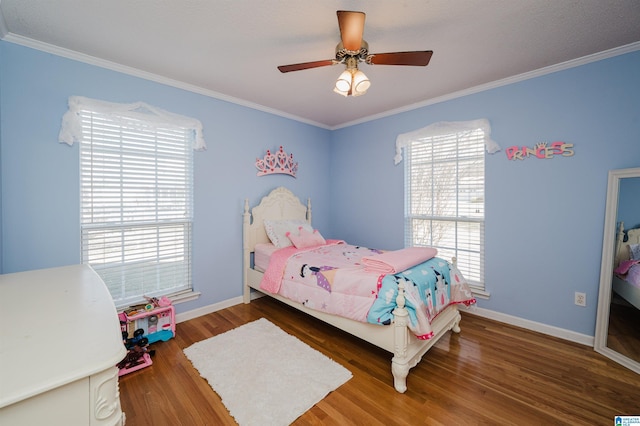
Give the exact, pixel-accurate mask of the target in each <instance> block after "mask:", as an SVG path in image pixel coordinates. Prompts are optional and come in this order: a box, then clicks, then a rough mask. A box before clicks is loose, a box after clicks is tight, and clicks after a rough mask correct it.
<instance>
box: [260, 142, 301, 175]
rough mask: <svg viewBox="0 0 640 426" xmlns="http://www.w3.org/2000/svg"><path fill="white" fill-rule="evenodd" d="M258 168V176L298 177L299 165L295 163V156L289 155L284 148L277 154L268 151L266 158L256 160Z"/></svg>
mask: <svg viewBox="0 0 640 426" xmlns="http://www.w3.org/2000/svg"><path fill="white" fill-rule="evenodd" d="M256 168H257V169H258V176H266V175H272V174H276V173H283V174H287V175H290V176H293V177H296V173H298V163H294V162H293V154H291V155H287V153H286V152H284V150H283V149H282V146H281V147H280V149H279V150H278V152H276V153H275V154H272V153H271V151H270V150H267V154H266V155H265V156H264V158H256Z"/></svg>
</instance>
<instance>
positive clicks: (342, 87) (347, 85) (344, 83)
mask: <svg viewBox="0 0 640 426" xmlns="http://www.w3.org/2000/svg"><path fill="white" fill-rule="evenodd" d="M352 79H353V75H352V74H351V71H350V70H344V71H343V72H342V74H340V76H339V77H338V80H337V81H336V88H335V91H336V92H337V93H340V94H342V93H343V92H344V93H348V92H349V91H350V90H351V80H352ZM345 96H346V94H345Z"/></svg>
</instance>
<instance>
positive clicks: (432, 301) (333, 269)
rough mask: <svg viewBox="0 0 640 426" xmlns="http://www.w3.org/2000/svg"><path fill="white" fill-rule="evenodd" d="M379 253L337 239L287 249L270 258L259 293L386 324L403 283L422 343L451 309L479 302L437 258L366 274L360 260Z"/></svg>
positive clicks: (413, 326) (454, 271) (460, 278)
mask: <svg viewBox="0 0 640 426" xmlns="http://www.w3.org/2000/svg"><path fill="white" fill-rule="evenodd" d="M380 253H382V252H381V251H380V250H376V249H370V248H366V247H360V246H353V245H350V244H346V243H344V241H336V240H332V241H328V242H327V245H323V246H319V247H314V248H308V249H302V250H299V249H296V248H295V247H286V248H283V249H280V250H278V251H276V252H275V253H274V254H273V255H272V257H271V260H270V262H269V266H268V268H267V270H266V271H265V274H264V276H263V278H262V282H261V283H260V288H261V289H262V290H265V291H267V292H270V293H278V294H280V295H281V296H283V297H286V298H288V299H290V300H293V301H296V302H298V303H301V304H303V305H305V306H307V307H309V308H311V309H315V310H318V311H323V312H327V313H329V314H333V315H339V316H342V317H346V318H350V319H353V320H356V321H360V322H369V323H372V324H381V325H388V324H390V323H391V322H392V320H393V310H394V309H395V307H396V302H395V300H396V296H397V294H398V281H399V280H404V281H405V285H404V287H405V298H406V307H407V310H408V311H409V318H410V325H409V328H410V329H411V331H412V332H413V333H414V334H415V335H416V336H417V337H418V338H420V339H429V338H431V337H432V336H433V332H432V329H431V321H432V320H433V319H434V318H435V317H436V316H437V315H438V313H439V312H441V311H442V310H444V309H445V308H446V307H447V306H449V305H451V304H455V303H463V304H465V305H470V304H473V303H475V299H474V298H473V296H472V294H471V290H470V289H469V286H468V285H467V282H466V281H465V279H464V278H463V276H462V274H460V272H459V271H458V270H457V269H456V268H455V267H454V266H453V265H451V264H450V263H449V262H447V261H446V260H444V259H441V258H438V257H434V258H432V259H429V260H427V261H425V262H422V263H419V264H417V265H414V266H412V267H410V268H409V269H406V270H404V271H402V272H399V273H396V274H380V273H378V272H371V271H368V270H365V267H364V265H363V264H362V262H361V259H362V257H364V256H366V257H370V256H375V255H376V254H380Z"/></svg>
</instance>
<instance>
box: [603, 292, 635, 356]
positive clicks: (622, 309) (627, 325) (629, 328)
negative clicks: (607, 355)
mask: <svg viewBox="0 0 640 426" xmlns="http://www.w3.org/2000/svg"><path fill="white" fill-rule="evenodd" d="M607 346H608V347H609V348H611V349H613V350H614V351H616V352H619V353H621V354H622V355H624V356H626V357H627V358H630V359H634V360H638V361H640V309H637V308H636V307H634V306H633V305H632V304H630V303H629V302H627V301H626V300H624V299H622V298H621V297H620V296H617V295H616V294H615V293H614V294H613V298H612V303H611V308H610V310H609V335H608V337H607Z"/></svg>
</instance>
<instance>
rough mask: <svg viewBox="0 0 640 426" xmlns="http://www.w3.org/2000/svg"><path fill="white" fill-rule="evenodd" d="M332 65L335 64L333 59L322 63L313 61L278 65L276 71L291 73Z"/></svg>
mask: <svg viewBox="0 0 640 426" xmlns="http://www.w3.org/2000/svg"><path fill="white" fill-rule="evenodd" d="M334 64H335V61H334V60H333V59H327V60H324V61H313V62H303V63H300V64H291V65H280V66H279V67H278V69H279V70H280V72H291V71H301V70H307V69H309V68H318V67H325V66H327V65H334Z"/></svg>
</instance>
